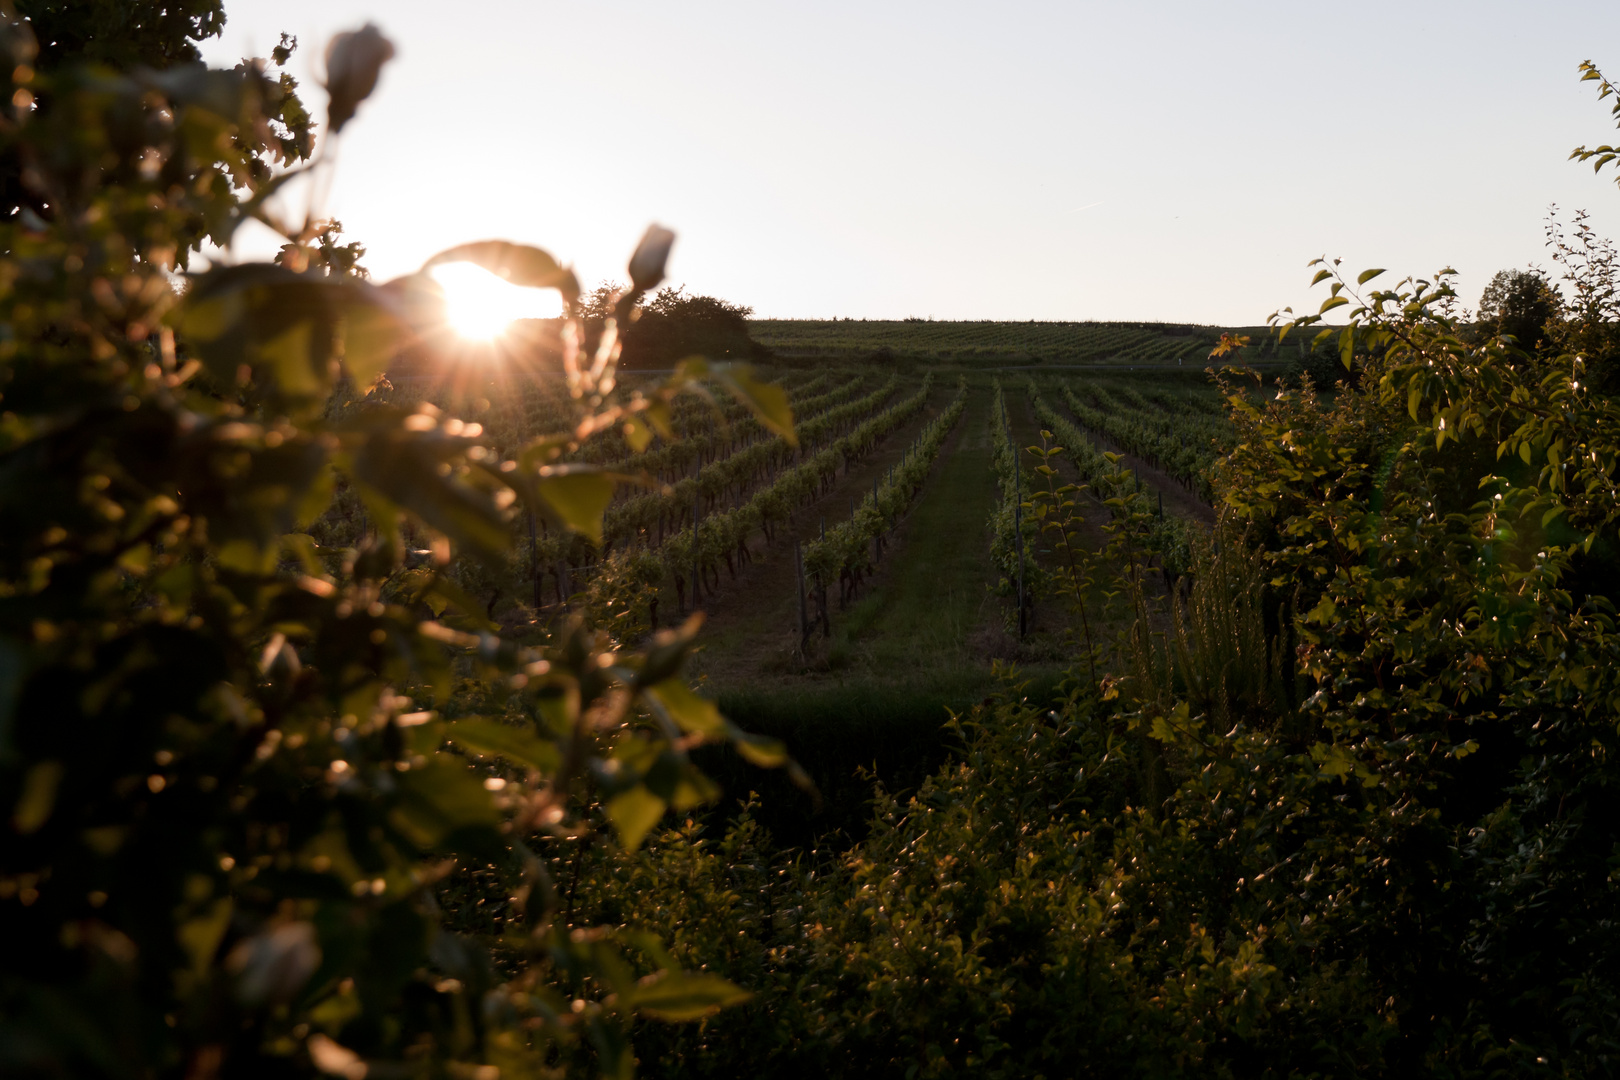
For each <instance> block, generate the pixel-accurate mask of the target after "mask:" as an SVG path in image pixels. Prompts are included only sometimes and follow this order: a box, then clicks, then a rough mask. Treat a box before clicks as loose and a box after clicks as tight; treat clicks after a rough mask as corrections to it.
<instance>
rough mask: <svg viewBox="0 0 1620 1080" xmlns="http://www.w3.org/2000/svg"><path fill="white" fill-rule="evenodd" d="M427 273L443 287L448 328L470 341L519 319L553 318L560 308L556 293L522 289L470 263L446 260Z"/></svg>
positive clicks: (497, 333)
mask: <svg viewBox="0 0 1620 1080" xmlns="http://www.w3.org/2000/svg"><path fill="white" fill-rule="evenodd" d="M430 272H431V273H432V275H433V280H435V281H437V282H438V283H439V287H440V288H441V289H443V290H444V313H445V318H446V319H447V320H448V321H449V323H450V328H451V329H452V330H454V331H455V332H456V334H457V335H458V336H460V337H463V338H467V339H468V340H471V341H493V340H494V339H496V338H498V337H500V336H501V334H503V333H505V332H506V329H507V328H508V327H509V326H511V325H512V324H513V323H514V322H516V321H517V320H518V319H549V318H555V317H556V316H557V315H559V314H560V313H561V310H562V301H561V298H560V297H559V296H558V295H557V293H556V292H554V291H552V290H549V289H525V288H521V287H520V286H517V285H513V284H512V283H511V282H508V281H505V280H503V279H501V278H499V277H497V276H495V275H494V274H492V273H490V272H489V271H488V270H485V269H484V268H483V267H481V266H474V265H473V264H472V263H445V264H443V265H441V266H435V267H434V268H433V269H432V271H430Z"/></svg>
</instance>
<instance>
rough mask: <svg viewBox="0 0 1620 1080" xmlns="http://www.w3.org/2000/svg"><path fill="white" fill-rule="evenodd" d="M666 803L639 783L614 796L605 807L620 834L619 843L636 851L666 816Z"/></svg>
mask: <svg viewBox="0 0 1620 1080" xmlns="http://www.w3.org/2000/svg"><path fill="white" fill-rule="evenodd" d="M666 805H667V804H666V803H665V802H664V800H663V799H660V798H659V797H658V796H657V795H654V794H653V793H652V792H650V791H648V790H647V789H646V788H645V787H642V786H641V785H639V784H638V785H637V786H635V787H633V788H630V789H629V790H628V791H621V792H620V793H619V794H617V795H615V796H613V798H611V799H609V800H608V801H607V804H606V805H605V806H604V807H603V809H605V810H606V811H607V816H608V820H609V821H611V822H612V823H613V828H614V831H616V832H617V833H618V834H619V843H621V844H623V845H624V846H625V848H626V849H627V850H629V851H634V850H635V849H636V848H638V847H640V846H641V841H642V840H644V839H645V838H646V836H647V833H648V832H650V831H651V830H652V827H653V826H654V825H656V824H658V819H659V818H661V817H663V816H664V808H665V806H666Z"/></svg>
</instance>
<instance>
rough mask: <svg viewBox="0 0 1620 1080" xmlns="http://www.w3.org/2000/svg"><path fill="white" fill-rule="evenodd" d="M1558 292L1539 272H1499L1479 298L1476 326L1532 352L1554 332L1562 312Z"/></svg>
mask: <svg viewBox="0 0 1620 1080" xmlns="http://www.w3.org/2000/svg"><path fill="white" fill-rule="evenodd" d="M1562 306H1563V305H1562V302H1561V300H1560V298H1559V296H1558V292H1557V290H1556V289H1554V288H1553V286H1552V284H1551V283H1550V282H1549V281H1548V280H1547V278H1546V276H1545V275H1544V274H1542V273H1541V272H1540V271H1539V270H1499V271H1497V273H1496V276H1495V277H1493V278H1491V282H1490V284H1489V285H1487V286H1485V292H1484V293H1483V294H1482V295H1481V296H1480V298H1479V324H1480V326H1481V328H1483V329H1485V330H1487V331H1488V332H1489V333H1490V334H1491V335H1493V336H1495V337H1511V338H1512V339H1513V341H1514V343H1515V344H1517V345H1518V346H1519V348H1521V349H1524V350H1525V351H1526V352H1535V351H1536V350H1537V349H1539V348H1541V347H1542V346H1543V345H1544V344H1545V343H1546V342H1547V341H1548V340H1550V337H1551V335H1552V334H1553V333H1554V331H1552V330H1549V329H1548V327H1549V325H1550V324H1553V323H1556V322H1557V321H1558V319H1559V316H1560V314H1561V311H1562Z"/></svg>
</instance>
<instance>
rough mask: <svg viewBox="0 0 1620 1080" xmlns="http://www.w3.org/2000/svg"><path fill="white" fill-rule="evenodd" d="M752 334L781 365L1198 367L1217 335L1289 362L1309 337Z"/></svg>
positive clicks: (958, 325) (1088, 329)
mask: <svg viewBox="0 0 1620 1080" xmlns="http://www.w3.org/2000/svg"><path fill="white" fill-rule="evenodd" d="M750 331H751V334H752V336H753V339H754V340H755V341H756V342H757V343H758V344H760V345H761V346H763V347H765V348H766V349H769V350H770V351H771V352H772V353H773V354H775V355H776V356H777V357H778V358H779V360H781V361H783V362H787V363H805V362H809V361H820V362H827V361H834V362H851V363H862V362H867V361H874V360H875V361H880V362H889V361H894V360H912V361H923V362H929V363H949V364H964V365H968V366H980V367H994V366H998V365H1004V364H1014V365H1025V364H1050V365H1054V366H1057V365H1087V366H1099V367H1104V368H1111V367H1114V366H1121V365H1122V366H1125V367H1154V366H1173V367H1182V368H1195V369H1196V368H1202V367H1204V366H1205V364H1206V363H1207V362H1208V358H1209V354H1210V352H1211V350H1212V349H1213V348H1214V347H1215V345H1216V344H1217V343H1218V342H1219V340H1220V338H1221V335H1222V334H1234V335H1242V336H1246V337H1249V338H1251V339H1252V344H1251V345H1250V346H1248V347H1245V348H1243V349H1240V350H1238V351H1237V353H1236V354H1234V357H1233V358H1234V359H1236V360H1241V361H1245V362H1249V363H1261V364H1278V363H1286V364H1295V363H1299V362H1300V361H1302V360H1303V359H1304V358H1305V357H1307V356H1308V355H1309V348H1310V345H1309V341H1308V339H1304V338H1301V339H1295V340H1291V341H1289V342H1287V344H1286V345H1285V346H1279V344H1278V343H1277V342H1276V341H1275V339H1272V338H1269V337H1268V336H1267V334H1266V331H1265V328H1264V327H1236V328H1231V327H1215V326H1196V325H1190V324H1179V323H1153V322H1140V323H1138V322H992V321H938V322H936V321H934V320H931V319H901V320H866V319H830V320H829V319H755V320H753V321H752V323H751V324H750Z"/></svg>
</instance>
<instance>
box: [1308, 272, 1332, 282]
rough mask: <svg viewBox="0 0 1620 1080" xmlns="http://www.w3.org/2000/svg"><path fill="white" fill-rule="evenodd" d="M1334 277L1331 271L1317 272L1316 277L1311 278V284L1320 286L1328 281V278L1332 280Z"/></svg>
mask: <svg viewBox="0 0 1620 1080" xmlns="http://www.w3.org/2000/svg"><path fill="white" fill-rule="evenodd" d="M1332 276H1333V271H1331V270H1318V271H1317V272H1316V276H1315V277H1313V278H1311V284H1312V285H1320V284H1321V283H1322V282H1324V281H1326V280H1327V279H1328V278H1330V277H1332Z"/></svg>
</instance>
